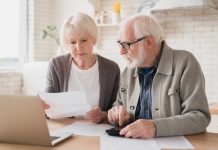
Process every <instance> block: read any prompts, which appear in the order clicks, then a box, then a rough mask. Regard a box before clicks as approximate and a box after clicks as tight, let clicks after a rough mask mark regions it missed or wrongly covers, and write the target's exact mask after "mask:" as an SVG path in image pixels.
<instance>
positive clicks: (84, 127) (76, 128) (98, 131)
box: [61, 122, 113, 136]
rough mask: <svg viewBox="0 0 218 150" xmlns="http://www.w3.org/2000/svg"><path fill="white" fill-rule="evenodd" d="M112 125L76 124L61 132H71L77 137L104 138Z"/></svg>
mask: <svg viewBox="0 0 218 150" xmlns="http://www.w3.org/2000/svg"><path fill="white" fill-rule="evenodd" d="M112 127H113V126H112V125H109V124H94V123H80V122H76V123H73V124H71V125H68V126H66V127H64V128H62V129H61V130H63V131H65V132H70V133H73V134H76V135H85V136H102V135H104V134H105V133H106V132H105V130H107V129H110V128H112Z"/></svg>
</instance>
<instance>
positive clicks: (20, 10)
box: [0, 0, 27, 70]
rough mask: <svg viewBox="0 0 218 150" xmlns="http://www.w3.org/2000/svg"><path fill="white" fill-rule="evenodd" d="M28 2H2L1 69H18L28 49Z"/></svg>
mask: <svg viewBox="0 0 218 150" xmlns="http://www.w3.org/2000/svg"><path fill="white" fill-rule="evenodd" d="M26 4H27V3H26V0H6V1H0V18H1V20H0V24H1V28H0V33H1V34H0V41H1V42H0V69H1V70H2V69H17V68H18V67H19V66H20V62H22V60H23V58H24V57H23V54H24V53H23V52H24V51H25V49H26V8H27V7H26Z"/></svg>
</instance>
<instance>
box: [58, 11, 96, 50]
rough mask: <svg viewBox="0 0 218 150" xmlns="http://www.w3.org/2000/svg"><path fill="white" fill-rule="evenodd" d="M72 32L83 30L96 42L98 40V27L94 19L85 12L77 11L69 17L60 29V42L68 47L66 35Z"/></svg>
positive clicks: (64, 46)
mask: <svg viewBox="0 0 218 150" xmlns="http://www.w3.org/2000/svg"><path fill="white" fill-rule="evenodd" d="M72 32H83V33H86V34H88V35H89V36H91V37H92V38H93V39H94V44H96V43H97V41H98V28H97V25H96V23H95V22H94V20H93V19H92V18H91V17H90V16H89V15H86V14H84V13H76V14H75V15H73V16H71V17H69V18H67V19H66V20H65V21H64V23H63V25H62V27H61V30H60V44H61V46H62V47H63V48H66V36H67V35H68V34H70V33H72Z"/></svg>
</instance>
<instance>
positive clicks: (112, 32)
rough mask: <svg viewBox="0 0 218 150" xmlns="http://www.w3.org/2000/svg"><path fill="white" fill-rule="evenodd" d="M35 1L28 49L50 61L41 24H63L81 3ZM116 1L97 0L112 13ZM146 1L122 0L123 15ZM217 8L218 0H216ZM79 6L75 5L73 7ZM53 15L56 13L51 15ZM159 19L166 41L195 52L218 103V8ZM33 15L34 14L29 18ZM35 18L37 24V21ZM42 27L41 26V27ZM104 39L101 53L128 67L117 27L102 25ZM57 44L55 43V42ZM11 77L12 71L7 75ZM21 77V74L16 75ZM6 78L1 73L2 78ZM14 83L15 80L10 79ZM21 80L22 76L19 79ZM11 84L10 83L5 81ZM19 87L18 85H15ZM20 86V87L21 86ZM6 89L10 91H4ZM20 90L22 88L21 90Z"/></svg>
mask: <svg viewBox="0 0 218 150" xmlns="http://www.w3.org/2000/svg"><path fill="white" fill-rule="evenodd" d="M31 1H32V2H34V3H35V5H34V7H33V8H32V9H31V11H30V12H31V13H32V14H34V15H32V16H33V18H32V20H31V21H32V22H31V23H30V25H31V24H32V26H30V37H29V38H30V39H29V40H30V41H29V44H30V45H29V49H30V50H31V53H30V56H31V57H30V58H31V60H47V59H49V57H51V55H52V53H53V51H54V49H52V48H50V46H51V45H52V44H51V43H52V41H49V42H47V41H45V40H43V41H42V40H41V39H39V38H38V37H37V36H38V35H39V31H40V28H41V26H43V25H44V24H47V23H55V24H57V25H60V24H61V23H60V22H61V20H63V19H64V18H66V17H67V16H68V15H70V14H71V12H73V10H76V9H78V7H77V6H78V5H77V4H76V3H75V1H74V2H72V1H70V0H62V1H60V0H54V1H50V0H37V1H34V0H31ZM115 1H116V0H101V1H100V0H97V2H99V3H98V5H99V7H100V8H101V10H106V11H108V12H111V10H112V3H113V2H115ZM142 1H143V0H129V1H124V0H121V14H122V18H123V19H125V18H127V17H128V16H129V15H131V14H133V13H135V12H137V8H138V6H139V4H140V3H141V2H142ZM213 1H214V3H215V4H216V6H217V7H218V0H213ZM74 7H76V8H74ZM51 14H53V15H51ZM155 15H156V16H157V18H158V20H159V21H160V22H161V25H162V27H163V28H164V31H165V34H166V41H167V43H168V44H169V45H170V46H171V47H172V48H178V49H185V50H188V51H190V52H192V53H193V54H194V55H195V56H196V58H197V59H198V61H199V62H200V65H201V66H202V70H203V73H204V75H205V80H206V92H207V96H208V99H209V101H210V102H213V101H216V102H218V79H217V77H218V69H217V67H216V66H217V65H218V62H217V60H216V58H217V57H218V51H217V48H218V21H217V20H218V10H215V11H214V10H209V9H201V10H185V11H184V10H176V11H165V12H159V13H155ZM30 18H31V17H30ZM34 21H35V23H34ZM34 27H35V28H34ZM38 27H40V28H38ZM99 29H100V35H101V40H100V41H99V44H98V48H99V50H98V51H97V52H98V53H99V54H101V55H103V56H105V57H108V58H110V59H113V60H114V61H116V62H118V63H119V65H120V67H121V68H122V69H123V68H124V67H125V61H124V59H123V58H121V56H120V55H119V50H118V47H117V46H116V39H117V33H118V30H119V28H118V27H117V26H109V27H100V28H99ZM53 45H54V44H53ZM8 76H10V74H9V75H8ZM15 76H19V75H17V74H16V75H15ZM2 78H7V77H2V76H1V75H0V79H2ZM11 81H12V82H15V81H14V80H11ZM16 81H18V82H21V80H20V79H18V80H16ZM5 82H7V83H8V86H7V84H6V83H5ZM9 83H10V81H8V80H7V81H4V79H3V81H1V84H4V85H5V87H3V88H2V89H4V88H6V89H9V87H10V86H9V85H10V84H9ZM18 85H19V86H20V85H21V83H20V84H17V85H16V86H18ZM18 89H19V88H18ZM5 91H7V90H5ZM18 91H19V90H18Z"/></svg>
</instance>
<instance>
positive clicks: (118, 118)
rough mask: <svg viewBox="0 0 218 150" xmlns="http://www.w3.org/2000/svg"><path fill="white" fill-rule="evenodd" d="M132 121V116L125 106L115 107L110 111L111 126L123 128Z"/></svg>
mask: <svg viewBox="0 0 218 150" xmlns="http://www.w3.org/2000/svg"><path fill="white" fill-rule="evenodd" d="M129 119H130V115H129V113H128V112H127V110H126V108H124V107H123V106H114V107H113V108H111V109H110V110H109V111H108V122H109V123H111V124H115V125H119V126H123V125H125V124H126V123H127V122H128V121H129Z"/></svg>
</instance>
